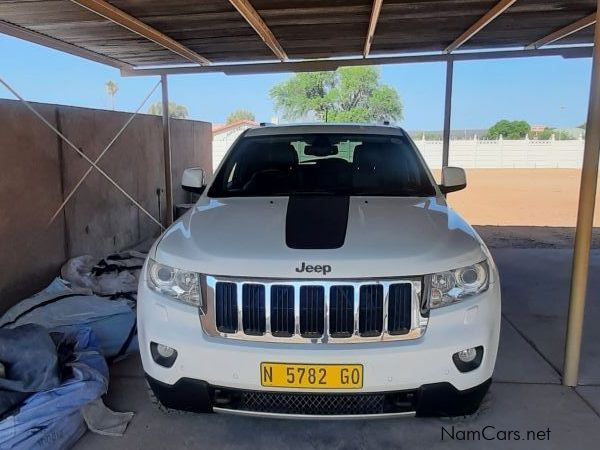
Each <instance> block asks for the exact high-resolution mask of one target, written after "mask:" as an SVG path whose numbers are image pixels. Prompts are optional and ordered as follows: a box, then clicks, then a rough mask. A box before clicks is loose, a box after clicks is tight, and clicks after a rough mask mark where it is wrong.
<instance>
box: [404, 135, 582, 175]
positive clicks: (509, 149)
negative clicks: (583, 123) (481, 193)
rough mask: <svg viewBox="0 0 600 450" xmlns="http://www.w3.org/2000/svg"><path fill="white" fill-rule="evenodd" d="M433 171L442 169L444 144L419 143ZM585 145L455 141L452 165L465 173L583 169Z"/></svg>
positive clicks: (577, 143) (574, 141)
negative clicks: (470, 170) (465, 170)
mask: <svg viewBox="0 0 600 450" xmlns="http://www.w3.org/2000/svg"><path fill="white" fill-rule="evenodd" d="M415 143H416V144H417V147H419V150H420V151H421V153H422V154H423V157H424V158H425V161H427V164H429V167H430V168H432V169H439V168H441V167H442V142H441V141H426V140H416V141H415ZM583 147H584V141H583V140H581V139H576V140H569V141H556V140H548V141H537V140H529V139H523V140H516V141H512V140H497V141H486V140H452V141H450V164H451V165H454V166H459V167H464V168H465V169H502V168H511V169H535V168H545V169H548V168H552V169H580V168H581V164H582V162H583Z"/></svg>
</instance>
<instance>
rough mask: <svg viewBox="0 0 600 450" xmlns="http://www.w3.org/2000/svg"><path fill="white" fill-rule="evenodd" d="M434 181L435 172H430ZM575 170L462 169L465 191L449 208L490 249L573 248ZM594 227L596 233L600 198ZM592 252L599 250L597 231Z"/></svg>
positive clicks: (437, 173)
mask: <svg viewBox="0 0 600 450" xmlns="http://www.w3.org/2000/svg"><path fill="white" fill-rule="evenodd" d="M434 174H435V176H436V178H437V179H439V176H440V171H439V170H436V171H434ZM580 176H581V171H580V170H576V169H467V181H468V186H467V189H465V190H463V191H460V192H456V193H452V194H449V195H448V202H449V203H450V205H451V206H452V207H453V208H454V209H455V210H456V211H458V212H459V213H460V214H461V215H462V216H463V217H464V218H465V219H466V220H467V221H468V222H469V223H470V224H472V225H475V227H476V228H477V230H478V231H479V233H480V234H481V236H482V237H483V239H484V240H485V241H486V242H487V243H488V245H489V246H490V247H516V248H530V247H540V248H569V247H573V239H574V236H575V224H576V222H577V207H578V197H579V180H580ZM594 224H595V226H596V227H600V192H599V197H598V199H597V201H596V210H595V216H594ZM593 246H594V247H595V248H600V229H598V228H596V229H595V230H594V237H593Z"/></svg>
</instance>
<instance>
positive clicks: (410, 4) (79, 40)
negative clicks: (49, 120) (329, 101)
mask: <svg viewBox="0 0 600 450" xmlns="http://www.w3.org/2000/svg"><path fill="white" fill-rule="evenodd" d="M595 11H596V0H500V1H499V0H421V1H417V0H413V1H408V0H206V1H197V0H170V1H164V0H145V1H140V0H111V1H110V2H106V1H103V0H0V32H4V33H7V34H11V35H14V36H17V37H20V38H24V39H27V40H30V41H34V42H38V43H41V44H43V45H46V46H49V47H54V48H58V49H60V50H62V51H67V52H70V53H74V54H77V55H79V56H83V57H86V58H89V59H93V60H96V61H99V62H102V63H105V64H110V65H113V66H116V67H119V68H121V69H123V70H124V71H125V72H128V71H129V72H130V71H132V70H136V69H137V70H139V69H142V68H149V67H152V68H154V69H157V68H158V69H159V70H158V71H157V70H154V71H153V73H157V72H161V71H162V72H165V69H168V70H166V72H167V73H169V72H171V73H173V72H175V71H174V70H173V68H175V67H181V66H191V67H192V69H193V68H200V69H202V68H203V67H204V68H205V69H204V70H206V69H208V68H209V67H210V69H209V70H207V71H215V70H221V69H225V67H224V66H223V65H230V64H232V63H235V65H236V66H238V67H239V66H240V63H243V64H244V65H248V64H252V66H253V69H251V71H253V72H258V71H265V72H268V71H277V70H279V68H278V67H276V66H277V65H276V64H267V65H264V66H260V68H259V67H256V63H268V62H271V63H272V62H274V61H275V62H278V64H281V62H284V63H286V62H289V61H314V60H316V59H322V58H328V59H330V60H331V59H334V60H340V59H344V58H355V59H361V60H362V59H363V58H366V59H367V61H366V62H368V61H370V59H372V60H373V63H382V62H383V61H382V60H383V59H384V58H382V57H384V56H385V57H389V56H392V55H393V56H396V57H397V56H398V55H409V54H410V55H414V54H423V53H427V54H428V56H431V55H437V56H440V57H441V56H444V55H447V54H449V53H453V52H455V54H456V52H459V53H464V51H473V50H486V51H487V50H498V49H503V50H505V49H510V50H524V49H525V48H526V47H529V48H530V49H535V48H539V47H542V46H544V45H550V44H560V45H561V46H573V45H577V46H580V45H589V44H592V43H593V38H594V29H593V27H591V26H590V25H591V24H593V23H594V21H595ZM524 53H525V54H527V51H525V52H524ZM529 54H530V55H531V54H535V51H533V52H531V51H530V52H529ZM590 54H591V53H590ZM369 58H370V59H369ZM363 63H364V62H363ZM222 66H223V67H222ZM284 66H286V67H291V65H290V64H284ZM305 66H306V67H310V68H312V69H318V68H319V63H312V62H311V63H310V65H306V64H305ZM248 67H249V66H248ZM323 67H324V68H331V64H330V65H329V66H326V65H324V66H323ZM291 70H293V69H291ZM199 71H202V70H199ZM224 71H226V70H224Z"/></svg>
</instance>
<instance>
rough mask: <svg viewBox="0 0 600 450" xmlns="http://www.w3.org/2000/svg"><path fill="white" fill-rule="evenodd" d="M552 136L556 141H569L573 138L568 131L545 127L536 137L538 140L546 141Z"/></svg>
mask: <svg viewBox="0 0 600 450" xmlns="http://www.w3.org/2000/svg"><path fill="white" fill-rule="evenodd" d="M552 136H554V139H556V140H558V141H571V140H573V139H575V138H574V137H573V135H572V134H571V133H569V132H568V131H562V130H557V129H556V128H546V129H545V130H544V131H542V132H540V133H539V134H538V136H537V138H538V139H539V140H540V141H548V140H550V139H552Z"/></svg>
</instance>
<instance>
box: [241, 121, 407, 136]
mask: <svg viewBox="0 0 600 450" xmlns="http://www.w3.org/2000/svg"><path fill="white" fill-rule="evenodd" d="M318 133H324V134H325V133H327V134H374V135H386V136H405V135H406V132H405V131H404V130H403V129H402V128H400V127H392V126H387V125H365V124H337V123H336V124H324V123H320V124H293V125H265V126H261V127H259V128H250V129H248V130H247V131H246V133H245V134H244V137H253V136H277V135H286V134H318Z"/></svg>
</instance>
